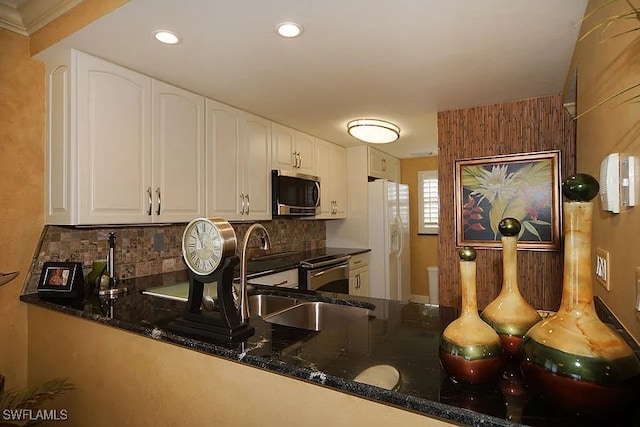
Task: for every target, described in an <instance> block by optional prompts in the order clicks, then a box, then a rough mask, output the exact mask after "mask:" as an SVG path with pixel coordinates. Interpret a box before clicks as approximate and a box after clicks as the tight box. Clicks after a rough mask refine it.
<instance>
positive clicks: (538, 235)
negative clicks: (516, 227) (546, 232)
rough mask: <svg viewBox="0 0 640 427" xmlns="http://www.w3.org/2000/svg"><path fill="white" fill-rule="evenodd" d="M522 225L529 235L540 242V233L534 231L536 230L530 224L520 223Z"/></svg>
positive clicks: (526, 222) (527, 222)
mask: <svg viewBox="0 0 640 427" xmlns="http://www.w3.org/2000/svg"><path fill="white" fill-rule="evenodd" d="M522 225H523V226H524V228H526V229H527V231H528V232H529V233H531V234H533V235H534V236H536V237H537V238H538V240H540V241H542V237H540V233H538V230H536V228H535V227H534V226H533V225H532V224H531V222H529V221H522Z"/></svg>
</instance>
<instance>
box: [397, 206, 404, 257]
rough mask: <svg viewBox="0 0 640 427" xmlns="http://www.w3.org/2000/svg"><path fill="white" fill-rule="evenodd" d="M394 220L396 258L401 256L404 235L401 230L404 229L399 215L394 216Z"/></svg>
mask: <svg viewBox="0 0 640 427" xmlns="http://www.w3.org/2000/svg"><path fill="white" fill-rule="evenodd" d="M396 222H397V223H398V239H399V242H398V258H401V257H402V253H403V252H404V235H403V232H402V230H403V229H404V227H403V224H402V219H401V218H400V216H397V217H396Z"/></svg>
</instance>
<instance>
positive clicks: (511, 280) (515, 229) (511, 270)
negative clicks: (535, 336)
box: [480, 218, 542, 357]
mask: <svg viewBox="0 0 640 427" xmlns="http://www.w3.org/2000/svg"><path fill="white" fill-rule="evenodd" d="M520 228H521V225H520V222H519V221H518V220H517V219H515V218H504V219H503V220H502V221H500V224H498V230H499V231H500V233H501V234H502V270H503V279H502V290H501V291H500V294H499V295H498V297H497V298H496V299H495V300H493V301H492V302H491V303H490V304H489V305H488V306H487V307H485V309H484V310H483V311H482V314H481V315H480V317H481V318H482V320H484V321H485V322H487V323H488V324H489V325H490V326H491V327H492V328H493V329H494V330H495V331H496V332H497V333H498V336H499V337H500V341H501V342H502V347H503V348H504V352H505V354H506V355H507V356H509V357H516V356H517V355H518V350H520V343H521V342H522V337H524V334H526V333H527V331H528V330H529V329H531V327H532V326H533V325H535V324H536V323H538V322H539V321H541V320H542V318H541V317H540V315H539V314H538V312H537V311H536V310H535V309H534V308H533V307H531V306H530V305H529V303H528V302H527V301H525V299H524V298H523V297H522V295H521V294H520V289H519V287H518V269H517V262H518V250H517V244H518V234H519V233H520Z"/></svg>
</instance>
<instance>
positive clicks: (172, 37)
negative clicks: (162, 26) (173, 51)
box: [154, 30, 180, 44]
mask: <svg viewBox="0 0 640 427" xmlns="http://www.w3.org/2000/svg"><path fill="white" fill-rule="evenodd" d="M154 35H155V36H156V40H158V41H159V42H160V43H164V44H178V43H180V37H178V35H177V34H174V33H172V32H171V31H167V30H160V31H156V32H155V33H154Z"/></svg>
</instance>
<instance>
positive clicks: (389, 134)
mask: <svg viewBox="0 0 640 427" xmlns="http://www.w3.org/2000/svg"><path fill="white" fill-rule="evenodd" d="M347 132H349V135H351V136H353V137H355V138H358V139H359V140H361V141H365V142H370V143H373V144H388V143H389V142H393V141H395V140H396V139H398V138H399V137H400V128H399V127H398V126H397V125H395V124H393V123H391V122H387V121H386V120H378V119H359V120H352V121H350V122H349V123H348V124H347Z"/></svg>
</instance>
